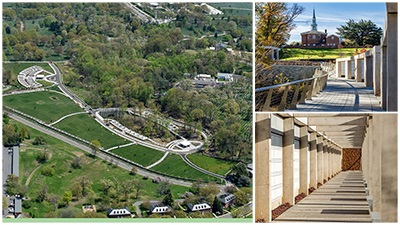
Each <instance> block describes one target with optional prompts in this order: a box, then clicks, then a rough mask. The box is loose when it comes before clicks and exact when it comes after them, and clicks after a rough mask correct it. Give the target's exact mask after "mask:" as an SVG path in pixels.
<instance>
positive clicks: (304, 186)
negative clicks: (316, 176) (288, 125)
mask: <svg viewBox="0 0 400 225" xmlns="http://www.w3.org/2000/svg"><path fill="white" fill-rule="evenodd" d="M309 169H310V165H309V162H308V129H307V126H302V127H300V193H304V194H306V195H308V185H309V184H308V171H309Z"/></svg>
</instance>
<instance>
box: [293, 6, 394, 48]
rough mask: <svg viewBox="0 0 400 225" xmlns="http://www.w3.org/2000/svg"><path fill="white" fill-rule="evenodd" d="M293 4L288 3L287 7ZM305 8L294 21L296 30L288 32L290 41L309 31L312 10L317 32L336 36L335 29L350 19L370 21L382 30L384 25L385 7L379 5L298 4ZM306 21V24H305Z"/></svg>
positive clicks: (298, 38) (299, 39)
mask: <svg viewBox="0 0 400 225" xmlns="http://www.w3.org/2000/svg"><path fill="white" fill-rule="evenodd" d="M292 4H293V3H288V5H289V7H290V6H291V5H292ZM298 4H300V5H301V6H303V7H304V8H305V10H304V12H303V13H302V14H300V15H299V16H298V17H297V18H296V19H295V24H296V28H295V29H294V30H292V31H291V32H290V40H289V42H288V43H291V42H293V41H301V36H300V33H302V32H305V31H309V30H311V21H312V15H313V8H315V16H316V18H317V24H318V30H319V31H321V32H325V29H327V30H328V35H329V34H336V32H337V29H336V28H337V27H340V25H344V24H345V23H346V22H347V21H349V20H350V19H353V20H354V21H356V22H358V21H360V20H361V19H364V20H371V21H372V22H374V23H375V24H376V25H377V26H378V27H381V28H382V29H383V27H384V25H385V17H386V16H385V14H386V5H385V3H383V2H379V3H318V2H307V3H298ZM305 21H308V24H306V23H305Z"/></svg>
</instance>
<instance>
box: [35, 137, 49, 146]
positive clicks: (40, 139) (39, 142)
mask: <svg viewBox="0 0 400 225" xmlns="http://www.w3.org/2000/svg"><path fill="white" fill-rule="evenodd" d="M32 144H33V145H44V144H46V139H44V137H43V136H37V137H35V139H34V140H33V142H32Z"/></svg>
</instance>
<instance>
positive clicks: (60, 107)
mask: <svg viewBox="0 0 400 225" xmlns="http://www.w3.org/2000/svg"><path fill="white" fill-rule="evenodd" d="M3 104H4V105H5V106H8V107H11V108H13V109H16V110H18V111H21V112H23V113H26V114H28V115H31V116H33V117H35V118H38V119H40V120H42V121H44V122H46V123H51V122H54V121H56V120H57V119H59V118H61V117H63V116H65V115H68V114H71V113H75V112H82V111H83V110H82V109H81V108H80V107H79V106H78V105H76V104H75V103H74V102H73V101H71V99H69V98H68V97H66V96H65V95H62V94H58V93H55V92H49V91H39V92H31V93H24V94H16V95H8V96H4V97H3Z"/></svg>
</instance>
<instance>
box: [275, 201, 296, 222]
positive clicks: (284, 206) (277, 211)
mask: <svg viewBox="0 0 400 225" xmlns="http://www.w3.org/2000/svg"><path fill="white" fill-rule="evenodd" d="M290 207H292V206H291V205H290V204H289V202H286V203H285V204H282V205H280V206H278V207H276V208H275V209H273V210H272V220H275V219H276V218H278V216H280V215H281V214H282V213H284V212H285V211H286V210H288V209H289V208H290Z"/></svg>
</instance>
